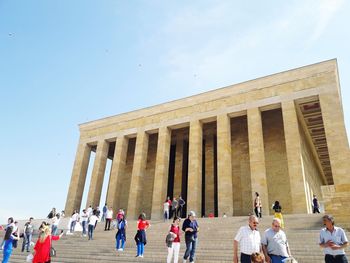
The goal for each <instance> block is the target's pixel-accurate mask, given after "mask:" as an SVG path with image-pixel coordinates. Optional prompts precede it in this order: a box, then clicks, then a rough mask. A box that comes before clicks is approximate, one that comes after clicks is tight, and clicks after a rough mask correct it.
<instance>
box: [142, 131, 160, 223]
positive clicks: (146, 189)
mask: <svg viewBox="0 0 350 263" xmlns="http://www.w3.org/2000/svg"><path fill="white" fill-rule="evenodd" d="M157 143H158V134H150V135H149V144H148V152H147V164H146V170H145V173H144V175H145V176H144V178H143V182H142V189H143V190H142V198H141V200H142V206H141V207H142V211H140V212H145V213H146V215H147V217H148V218H149V217H150V215H151V211H152V196H153V184H154V173H155V168H156V154H157Z"/></svg>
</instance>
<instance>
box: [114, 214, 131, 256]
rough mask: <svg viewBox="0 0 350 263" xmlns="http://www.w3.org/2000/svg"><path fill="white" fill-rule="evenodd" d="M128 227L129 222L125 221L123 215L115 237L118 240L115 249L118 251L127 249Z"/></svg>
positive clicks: (118, 223)
mask: <svg viewBox="0 0 350 263" xmlns="http://www.w3.org/2000/svg"><path fill="white" fill-rule="evenodd" d="M127 225H128V222H127V221H126V219H125V216H124V215H121V217H120V218H119V219H118V222H117V229H118V232H117V234H116V235H115V239H116V245H115V249H116V250H117V251H123V250H124V247H125V241H126V227H127Z"/></svg>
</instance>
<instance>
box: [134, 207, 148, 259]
mask: <svg viewBox="0 0 350 263" xmlns="http://www.w3.org/2000/svg"><path fill="white" fill-rule="evenodd" d="M150 226H151V225H150V224H149V222H148V221H147V220H146V214H145V213H142V214H140V215H139V220H138V221H137V233H136V235H135V241H136V245H137V254H136V257H141V258H143V253H144V250H145V245H146V243H147V240H146V229H147V228H149V227H150Z"/></svg>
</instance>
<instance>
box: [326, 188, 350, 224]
mask: <svg viewBox="0 0 350 263" xmlns="http://www.w3.org/2000/svg"><path fill="white" fill-rule="evenodd" d="M321 190H322V196H323V201H324V208H325V212H326V213H327V214H331V215H333V216H334V220H335V224H336V225H339V226H341V227H343V228H347V229H348V230H350V221H349V218H350V209H349V200H350V184H340V185H324V186H322V187H321Z"/></svg>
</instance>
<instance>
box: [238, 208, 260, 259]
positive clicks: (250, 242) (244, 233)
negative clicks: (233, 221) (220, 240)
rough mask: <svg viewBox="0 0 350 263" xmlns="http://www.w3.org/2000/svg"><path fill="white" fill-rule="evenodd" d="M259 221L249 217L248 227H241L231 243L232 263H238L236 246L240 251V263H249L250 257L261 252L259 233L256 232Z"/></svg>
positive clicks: (252, 216)
mask: <svg viewBox="0 0 350 263" xmlns="http://www.w3.org/2000/svg"><path fill="white" fill-rule="evenodd" d="M258 224H259V219H258V218H257V217H256V216H254V215H251V216H249V220H248V225H247V226H242V227H241V228H240V229H239V230H238V233H237V235H236V237H235V240H234V241H233V262H234V263H238V244H239V246H240V250H241V256H240V258H241V263H251V259H250V256H251V255H252V254H253V253H257V252H261V244H260V240H261V239H260V233H259V231H258V230H257V226H258Z"/></svg>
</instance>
